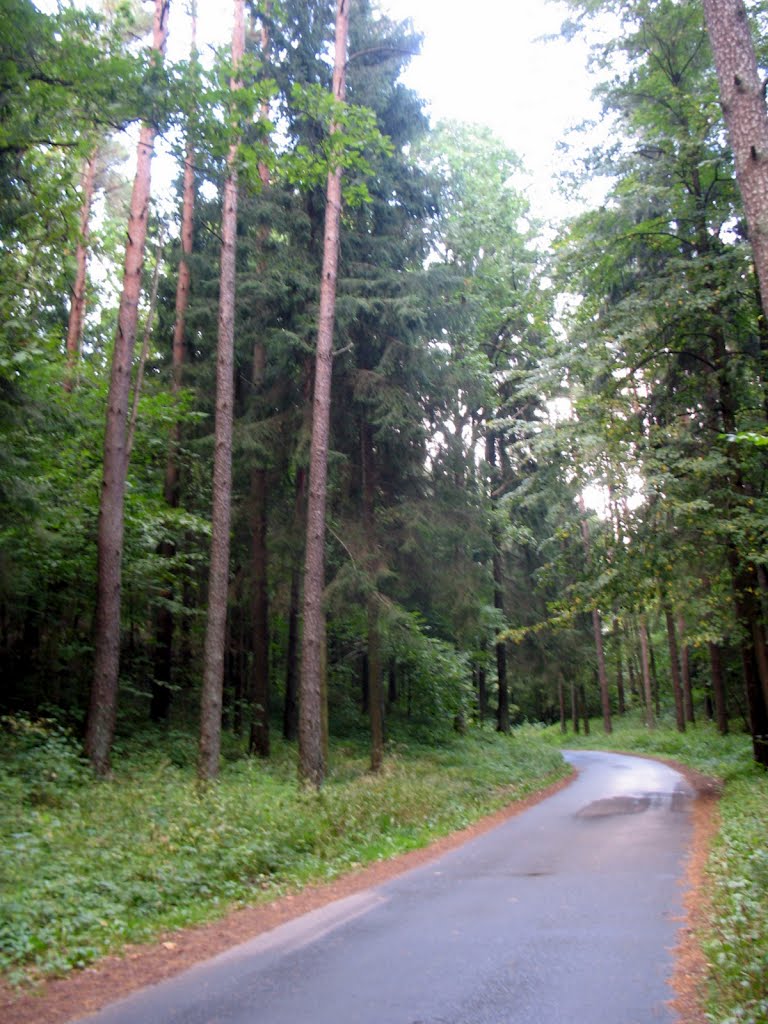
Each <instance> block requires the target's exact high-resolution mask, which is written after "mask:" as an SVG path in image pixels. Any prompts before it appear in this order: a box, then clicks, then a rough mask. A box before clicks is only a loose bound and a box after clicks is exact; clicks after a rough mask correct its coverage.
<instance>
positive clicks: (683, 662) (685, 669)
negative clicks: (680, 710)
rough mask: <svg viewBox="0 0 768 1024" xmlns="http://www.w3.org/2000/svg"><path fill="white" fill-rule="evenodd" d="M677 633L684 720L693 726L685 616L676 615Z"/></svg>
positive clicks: (693, 717) (694, 718) (693, 716)
mask: <svg viewBox="0 0 768 1024" xmlns="http://www.w3.org/2000/svg"><path fill="white" fill-rule="evenodd" d="M677 631H678V633H679V634H680V679H681V682H682V684H683V705H684V707H685V720H686V722H689V723H690V724H691V725H693V724H694V722H695V720H696V716H695V714H694V710H693V690H692V688H691V664H690V655H689V650H690V649H689V647H688V643H687V640H686V635H685V634H686V624H685V616H684V615H682V613H678V616H677Z"/></svg>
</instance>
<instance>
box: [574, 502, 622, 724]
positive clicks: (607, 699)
mask: <svg viewBox="0 0 768 1024" xmlns="http://www.w3.org/2000/svg"><path fill="white" fill-rule="evenodd" d="M578 506H579V514H580V516H581V539H582V542H583V544H584V557H585V559H586V561H587V564H589V562H590V561H591V555H590V543H589V524H588V523H587V518H586V517H587V509H586V505H585V504H584V498H583V497H582V496H581V495H579V499H578ZM592 635H593V637H594V640H595V659H596V661H597V679H598V683H599V686H600V706H601V708H602V712H603V729H604V730H605V732H606V733H611V732H613V723H612V721H611V696H610V693H609V692H608V673H607V671H606V668H605V649H604V647H603V622H602V617H601V615H600V612H599V610H598V609H597V608H593V609H592Z"/></svg>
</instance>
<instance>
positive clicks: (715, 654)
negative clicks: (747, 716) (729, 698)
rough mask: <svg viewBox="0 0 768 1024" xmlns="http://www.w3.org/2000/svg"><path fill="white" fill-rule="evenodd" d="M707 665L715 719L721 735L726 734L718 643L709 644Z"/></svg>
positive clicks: (723, 688)
mask: <svg viewBox="0 0 768 1024" xmlns="http://www.w3.org/2000/svg"><path fill="white" fill-rule="evenodd" d="M709 666H710V677H711V680H712V697H713V700H714V702H715V721H716V722H717V731H718V732H719V733H720V735H721V736H727V735H728V708H727V704H726V700H725V680H724V679H723V659H722V651H721V648H720V644H716V643H710V645H709Z"/></svg>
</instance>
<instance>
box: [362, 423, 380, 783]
mask: <svg viewBox="0 0 768 1024" xmlns="http://www.w3.org/2000/svg"><path fill="white" fill-rule="evenodd" d="M360 447H361V460H360V461H361V465H362V474H363V487H362V491H363V535H364V537H365V545H366V548H367V552H368V562H369V572H370V575H371V580H370V584H369V585H370V587H371V590H370V593H369V594H368V602H367V605H368V607H367V612H368V720H369V722H370V728H371V771H372V772H378V771H381V767H382V765H383V763H384V692H383V687H382V678H381V636H380V631H379V599H378V594H377V593H376V582H375V580H376V572H377V569H378V565H377V556H376V551H377V544H376V522H375V502H376V481H375V468H374V451H373V430H372V429H371V425H370V423H368V422H366V421H364V422H363V423H362V424H361V428H360Z"/></svg>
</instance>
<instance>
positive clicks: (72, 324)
mask: <svg viewBox="0 0 768 1024" xmlns="http://www.w3.org/2000/svg"><path fill="white" fill-rule="evenodd" d="M95 179H96V151H95V150H94V152H93V153H92V154H91V156H90V157H89V158H88V159H87V160H86V162H85V166H84V168H83V174H82V178H81V189H82V193H83V204H82V206H81V207H80V233H79V235H78V238H77V248H76V249H75V280H74V284H73V285H72V296H71V300H70V306H69V320H68V322H67V374H66V377H65V378H64V388H65V390H67V391H71V390H72V388H73V387H74V384H75V374H76V370H77V364H78V363H79V361H80V350H81V348H82V341H83V324H84V323H85V300H86V289H87V286H88V238H89V234H90V223H91V206H92V204H93V189H94V182H95Z"/></svg>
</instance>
